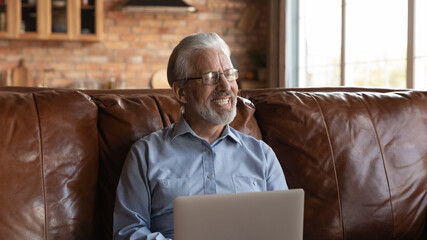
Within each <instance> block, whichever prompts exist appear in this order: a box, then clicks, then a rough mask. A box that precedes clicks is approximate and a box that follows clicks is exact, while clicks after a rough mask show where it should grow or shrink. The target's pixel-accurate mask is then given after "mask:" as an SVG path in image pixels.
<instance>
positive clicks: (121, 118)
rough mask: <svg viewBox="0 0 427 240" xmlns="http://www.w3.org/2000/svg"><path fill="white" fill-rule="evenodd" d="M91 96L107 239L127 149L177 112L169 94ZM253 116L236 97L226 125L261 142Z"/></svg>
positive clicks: (174, 118) (102, 231)
mask: <svg viewBox="0 0 427 240" xmlns="http://www.w3.org/2000/svg"><path fill="white" fill-rule="evenodd" d="M91 96H92V98H93V99H94V101H95V103H96V104H97V105H98V108H99V119H98V128H99V139H100V152H99V155H100V166H99V167H100V172H99V183H100V185H99V191H100V192H99V197H100V200H99V201H98V203H99V215H100V216H98V217H97V219H100V221H101V222H100V224H101V225H100V226H99V230H100V233H99V234H102V235H104V237H105V238H111V236H112V217H113V209H114V202H115V194H116V188H117V183H118V180H119V177H120V173H121V169H122V166H123V163H124V160H125V158H126V155H127V153H128V151H129V149H130V147H131V145H132V144H133V143H134V142H135V141H136V140H137V139H139V138H141V137H143V136H145V135H148V134H150V133H152V132H154V131H157V130H159V129H162V128H165V127H167V126H169V125H170V124H172V123H174V122H176V121H178V119H179V117H180V115H181V111H180V105H179V103H178V101H177V100H176V99H175V97H174V96H173V94H172V93H171V94H165V93H163V92H162V94H155V93H150V94H143V93H135V94H126V95H121V94H108V93H94V94H91ZM254 112H255V108H254V105H253V104H252V103H251V102H250V101H249V100H247V99H244V98H241V97H239V98H238V102H237V116H236V118H235V119H234V121H233V122H232V123H231V124H230V125H231V126H232V127H234V128H235V129H237V130H239V131H241V132H243V133H246V134H249V135H251V136H253V137H255V138H258V139H261V133H260V131H259V128H258V125H257V122H256V119H255V117H254ZM105 229H107V231H105Z"/></svg>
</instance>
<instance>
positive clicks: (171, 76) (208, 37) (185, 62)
mask: <svg viewBox="0 0 427 240" xmlns="http://www.w3.org/2000/svg"><path fill="white" fill-rule="evenodd" d="M205 49H222V50H223V51H224V53H225V54H226V55H227V56H228V57H229V58H230V48H229V47H228V45H227V43H225V41H224V40H223V39H222V38H221V37H219V36H218V34H216V33H195V34H191V35H189V36H187V37H185V38H184V39H182V40H181V42H180V43H179V44H178V45H177V46H176V47H175V48H174V50H173V51H172V54H171V56H170V57H169V62H168V69H167V76H168V82H169V85H170V86H172V84H173V82H175V81H178V80H179V81H184V80H185V79H187V78H188V77H190V74H192V73H193V71H194V66H193V65H192V63H191V62H190V58H191V56H192V55H193V54H194V53H195V52H196V51H200V50H205Z"/></svg>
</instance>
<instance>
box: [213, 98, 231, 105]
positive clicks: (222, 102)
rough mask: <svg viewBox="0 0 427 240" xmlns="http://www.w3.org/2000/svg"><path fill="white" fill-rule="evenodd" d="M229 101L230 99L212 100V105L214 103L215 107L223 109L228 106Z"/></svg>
mask: <svg viewBox="0 0 427 240" xmlns="http://www.w3.org/2000/svg"><path fill="white" fill-rule="evenodd" d="M230 100H231V98H220V99H215V100H213V103H214V104H215V105H216V106H219V107H225V106H228V105H229V103H230Z"/></svg>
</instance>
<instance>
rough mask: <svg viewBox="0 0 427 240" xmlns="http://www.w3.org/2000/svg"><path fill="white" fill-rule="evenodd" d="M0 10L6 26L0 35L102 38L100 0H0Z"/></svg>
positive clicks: (25, 37)
mask: <svg viewBox="0 0 427 240" xmlns="http://www.w3.org/2000/svg"><path fill="white" fill-rule="evenodd" d="M2 1H4V4H3V6H2ZM2 11H4V12H5V14H6V18H7V23H6V25H7V27H6V29H5V30H4V31H0V38H15V39H40V40H87V41H99V40H101V39H102V34H103V0H0V14H1V13H2ZM0 16H1V15H0ZM0 27H1V25H0Z"/></svg>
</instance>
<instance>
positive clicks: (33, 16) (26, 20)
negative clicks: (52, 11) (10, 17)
mask: <svg viewBox="0 0 427 240" xmlns="http://www.w3.org/2000/svg"><path fill="white" fill-rule="evenodd" d="M16 2H17V6H18V9H19V10H18V18H17V19H15V21H16V27H17V28H18V34H17V35H18V37H19V38H24V39H37V38H43V37H46V33H44V32H43V31H45V28H44V26H43V24H44V23H45V20H44V19H41V18H40V16H45V17H46V14H45V11H43V10H44V9H43V2H44V1H43V0H18V1H16Z"/></svg>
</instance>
